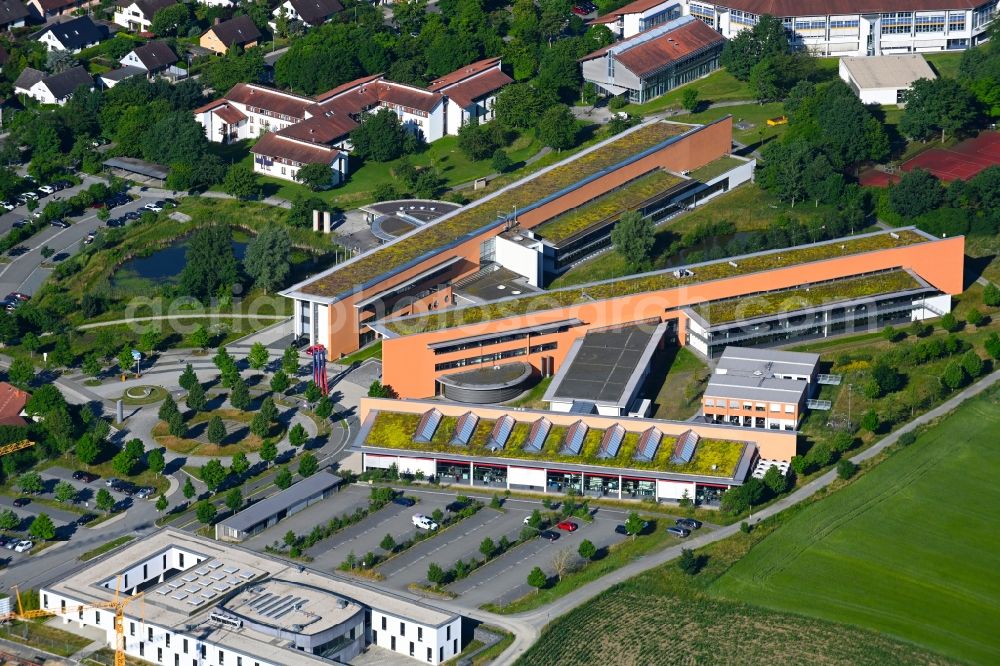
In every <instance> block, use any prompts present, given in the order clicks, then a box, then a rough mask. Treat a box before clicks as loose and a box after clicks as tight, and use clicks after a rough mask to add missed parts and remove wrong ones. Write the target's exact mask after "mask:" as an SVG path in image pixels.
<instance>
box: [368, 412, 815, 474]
mask: <svg viewBox="0 0 1000 666" xmlns="http://www.w3.org/2000/svg"><path fill="white" fill-rule="evenodd" d="M471 408H472V410H473V411H474V412H475V413H476V414H477V415H478V416H479V418H481V419H491V420H495V419H498V418H500V417H501V416H505V415H507V414H509V415H510V416H513V417H514V419H515V420H517V421H527V422H530V421H535V420H536V419H538V418H539V417H542V416H544V417H545V418H546V419H548V420H549V421H551V422H552V424H553V425H556V426H570V425H572V424H574V423H576V422H577V421H580V420H582V421H583V422H584V423H586V424H587V426H588V427H590V428H595V429H599V430H606V429H607V428H610V427H611V426H613V425H615V424H616V423H617V424H621V426H622V427H624V428H625V429H626V430H627V431H629V432H642V431H644V430H646V429H647V428H649V427H650V426H655V427H656V428H658V429H659V430H660V432H662V433H663V434H665V435H675V436H676V435H680V434H681V433H683V432H684V431H686V430H694V431H695V432H696V433H697V434H698V435H699V436H700V437H704V438H707V439H728V440H732V441H734V442H746V441H752V442H754V443H755V444H756V445H757V449H758V451H759V452H760V455H761V457H762V458H766V459H769V460H791V458H792V456H794V455H795V444H796V442H797V440H798V435H797V434H796V433H795V432H794V431H788V430H767V429H758V428H742V427H734V426H727V425H723V424H703V423H693V422H688V421H659V420H655V419H634V418H633V419H622V418H615V417H613V416H597V415H586V416H581V415H580V414H568V413H567V414H562V413H559V412H548V411H534V410H517V409H510V408H504V407H493V406H486V405H475V406H471ZM429 409H436V410H438V411H439V412H441V414H442V415H444V416H461V415H462V414H465V413H466V412H468V411H469V409H470V405H462V404H458V403H449V402H438V401H420V400H388V399H384V398H362V399H361V405H360V407H359V414H358V417H359V418H360V419H361V421H362V422H364V420H365V419H366V418H367V417H368V414H370V413H371V412H372V411H373V410H374V411H387V412H403V413H408V414H422V413H424V412H426V411H428V410H429Z"/></svg>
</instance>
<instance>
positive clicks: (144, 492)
mask: <svg viewBox="0 0 1000 666" xmlns="http://www.w3.org/2000/svg"><path fill="white" fill-rule="evenodd" d="M153 490H154V489H153V488H149V487H144V488H139V489H138V490H136V491H135V496H136V497H138V498H139V499H147V498H148V497H150V496H151V495H152V494H153Z"/></svg>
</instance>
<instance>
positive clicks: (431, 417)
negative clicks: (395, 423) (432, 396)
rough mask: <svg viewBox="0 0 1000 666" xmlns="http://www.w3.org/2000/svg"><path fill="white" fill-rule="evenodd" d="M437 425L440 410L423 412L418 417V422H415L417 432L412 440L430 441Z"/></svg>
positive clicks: (439, 420) (439, 423) (439, 418)
mask: <svg viewBox="0 0 1000 666" xmlns="http://www.w3.org/2000/svg"><path fill="white" fill-rule="evenodd" d="M439 425H441V412H439V411H438V410H436V409H431V410H429V411H426V412H424V415H423V416H421V417H420V423H418V424H417V432H416V434H415V435H414V436H413V441H415V442H424V443H426V442H429V441H431V438H432V437H434V433H435V432H437V429H438V426H439Z"/></svg>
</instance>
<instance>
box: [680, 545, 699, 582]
mask: <svg viewBox="0 0 1000 666" xmlns="http://www.w3.org/2000/svg"><path fill="white" fill-rule="evenodd" d="M677 566H678V567H679V568H680V570H681V571H683V572H684V573H686V574H687V575H689V576H693V575H695V574H696V573H698V570H699V569H701V558H699V557H698V556H697V555H695V554H694V551H693V550H691V549H690V548H683V549H681V556H680V558H679V559H678V560H677Z"/></svg>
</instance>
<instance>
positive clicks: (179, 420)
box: [167, 412, 187, 437]
mask: <svg viewBox="0 0 1000 666" xmlns="http://www.w3.org/2000/svg"><path fill="white" fill-rule="evenodd" d="M167 432H169V433H170V435H171V436H173V437H184V435H186V434H187V426H186V425H184V417H183V416H181V413H180V412H177V413H176V414H171V415H170V418H169V419H167Z"/></svg>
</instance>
